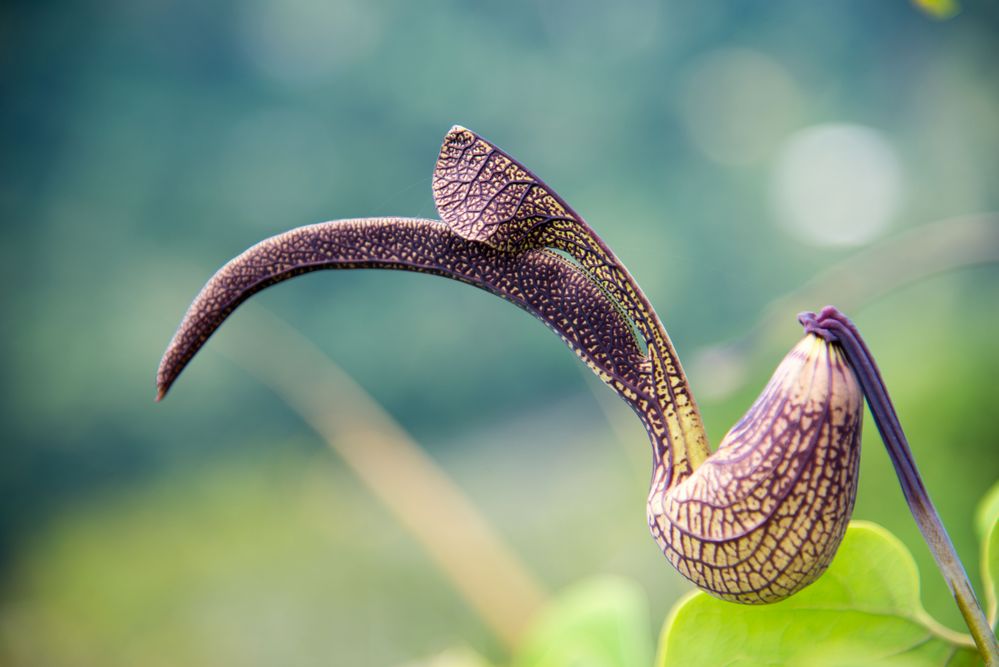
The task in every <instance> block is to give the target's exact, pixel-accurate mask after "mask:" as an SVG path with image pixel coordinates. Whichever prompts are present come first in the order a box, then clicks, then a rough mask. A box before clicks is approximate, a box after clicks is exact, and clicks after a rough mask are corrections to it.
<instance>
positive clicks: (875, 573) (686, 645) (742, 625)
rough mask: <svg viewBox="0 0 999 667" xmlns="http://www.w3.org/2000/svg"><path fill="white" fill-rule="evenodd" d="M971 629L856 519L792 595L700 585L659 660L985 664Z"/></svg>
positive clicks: (743, 665)
mask: <svg viewBox="0 0 999 667" xmlns="http://www.w3.org/2000/svg"><path fill="white" fill-rule="evenodd" d="M973 646H974V644H973V643H972V641H971V637H968V636H967V635H962V634H960V633H957V632H954V631H952V630H949V629H947V628H945V627H943V626H941V625H939V624H938V623H937V622H936V621H934V620H933V619H932V618H930V617H929V615H928V614H927V613H926V611H925V610H924V609H923V607H922V604H921V603H920V600H919V573H918V572H917V570H916V564H915V562H914V561H913V559H912V555H911V554H910V553H909V551H908V550H907V549H906V548H905V546H904V545H903V544H902V543H901V542H900V541H899V540H898V539H897V538H896V537H895V536H894V535H892V534H891V533H889V532H888V531H887V530H885V529H884V528H881V527H880V526H877V525H875V524H871V523H866V522H859V521H854V522H852V523H851V524H850V527H849V529H848V530H847V533H846V537H845V538H844V540H843V544H842V545H841V546H840V548H839V552H838V553H837V554H836V558H835V559H834V560H833V563H832V565H830V567H829V570H828V571H827V572H826V573H825V574H824V575H823V576H822V578H820V579H819V580H818V581H817V582H816V583H815V584H813V585H811V586H810V587H808V588H806V589H805V590H803V591H802V592H801V593H798V594H797V595H795V596H793V597H791V598H790V599H788V600H784V601H783V602H778V603H776V604H772V605H764V606H744V605H738V604H731V603H728V602H723V601H721V600H717V599H715V598H712V597H710V596H708V595H705V594H704V593H695V594H693V595H691V596H689V597H687V598H686V599H684V600H682V601H681V602H680V603H679V604H677V606H676V607H674V608H673V611H672V612H671V613H670V615H669V617H668V618H667V619H666V623H665V625H664V626H663V631H662V635H661V637H660V646H659V656H658V659H657V661H656V665H659V666H662V667H666V666H672V665H683V666H686V665H719V666H720V665H729V666H732V667H736V666H738V667H750V666H754V667H755V666H760V665H774V666H776V665H788V666H791V665H800V666H802V667H804V666H808V667H832V666H834V665H835V666H841V667H846V666H847V665H849V666H850V667H857V666H860V665H871V666H872V667H873V666H877V665H885V666H887V665H891V666H892V667H902V666H905V667H923V666H927V667H928V666H931V665H933V666H938V667H939V666H941V665H948V666H950V667H957V666H959V665H975V664H979V663H978V659H977V654H976V653H975V652H974V649H973V648H972V647H973Z"/></svg>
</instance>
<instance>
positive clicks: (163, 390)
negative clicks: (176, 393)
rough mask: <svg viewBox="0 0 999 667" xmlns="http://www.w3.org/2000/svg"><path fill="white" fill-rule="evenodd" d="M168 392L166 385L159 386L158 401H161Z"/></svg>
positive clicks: (157, 391)
mask: <svg viewBox="0 0 999 667" xmlns="http://www.w3.org/2000/svg"><path fill="white" fill-rule="evenodd" d="M166 394H167V388H166V387H164V386H162V385H161V386H159V387H157V388H156V402H157V403H159V402H160V401H162V400H163V398H164V397H165V396H166Z"/></svg>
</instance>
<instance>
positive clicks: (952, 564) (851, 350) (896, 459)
mask: <svg viewBox="0 0 999 667" xmlns="http://www.w3.org/2000/svg"><path fill="white" fill-rule="evenodd" d="M798 321H799V322H801V324H802V325H803V326H804V328H805V331H806V332H808V333H813V334H816V335H818V336H821V337H823V338H825V339H826V340H829V341H835V342H837V343H839V345H840V346H841V347H842V348H843V351H844V353H845V354H846V358H847V360H848V361H849V362H850V365H851V366H852V367H853V370H854V372H855V373H856V374H857V379H858V380H859V381H860V385H861V387H862V388H863V390H864V395H865V396H866V397H867V405H868V407H870V410H871V414H872V416H873V417H874V422H875V424H877V427H878V432H879V433H880V434H881V439H882V440H883V441H884V443H885V447H886V448H887V449H888V455H889V457H891V462H892V465H893V466H894V467H895V473H896V474H897V475H898V481H899V483H900V484H901V486H902V493H903V494H905V499H906V501H907V502H908V503H909V508H910V510H911V511H912V516H913V517H914V518H915V520H916V525H918V526H919V530H920V532H921V533H922V534H923V538H924V539H925V540H926V544H927V546H929V548H930V552H931V553H932V554H933V558H934V560H936V562H937V567H938V568H939V569H940V572H941V574H943V577H944V579H945V580H946V582H947V586H948V587H949V588H950V590H951V594H953V596H954V600H955V601H956V602H957V608H958V609H959V610H960V611H961V615H962V616H963V617H964V622H965V623H967V625H968V629H969V630H970V631H971V636H972V637H973V638H974V640H975V644H976V645H977V646H978V651H979V653H981V655H982V657H983V658H984V659H985V665H986V667H999V641H997V640H996V635H995V633H994V632H993V631H992V627H991V626H990V625H989V622H988V620H987V619H986V617H985V612H984V611H982V606H981V604H979V602H978V599H977V598H976V597H975V591H974V589H972V587H971V582H970V581H969V580H968V573H967V571H966V570H965V569H964V565H963V564H962V563H961V558H960V557H959V556H958V555H957V551H956V550H955V549H954V544H953V543H952V542H951V539H950V536H949V535H948V534H947V529H946V528H944V525H943V522H942V521H941V520H940V515H939V514H938V513H937V510H936V508H935V507H934V506H933V502H932V501H931V500H930V496H929V493H928V492H927V491H926V486H925V485H924V484H923V480H922V478H921V477H920V475H919V470H918V469H917V467H916V461H915V459H914V458H913V456H912V450H911V449H910V448H909V442H908V440H907V439H906V437H905V432H904V431H903V430H902V425H901V423H899V420H898V414H897V413H896V412H895V406H894V405H892V402H891V398H890V397H889V396H888V390H887V389H886V388H885V383H884V380H883V379H882V377H881V371H880V370H879V369H878V366H877V364H876V363H875V361H874V356H873V355H872V354H871V351H870V349H869V348H868V347H867V344H866V343H865V342H864V339H863V338H862V337H861V335H860V332H859V331H858V330H857V327H856V326H854V324H853V322H851V321H850V320H849V318H847V317H846V316H845V315H843V314H842V313H841V312H839V311H838V310H837V309H836V308H833V307H832V306H827V307H825V308H823V309H822V311H821V312H820V313H819V314H818V315H816V314H815V313H802V314H801V315H799V316H798Z"/></svg>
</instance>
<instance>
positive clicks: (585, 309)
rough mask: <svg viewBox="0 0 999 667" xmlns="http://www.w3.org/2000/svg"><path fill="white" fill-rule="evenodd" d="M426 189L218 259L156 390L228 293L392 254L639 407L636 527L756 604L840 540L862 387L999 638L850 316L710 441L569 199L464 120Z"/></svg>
mask: <svg viewBox="0 0 999 667" xmlns="http://www.w3.org/2000/svg"><path fill="white" fill-rule="evenodd" d="M433 193H434V199H435V201H436V203H437V208H438V211H439V213H440V216H441V221H436V220H419V219H409V218H370V219H360V220H341V221H334V222H326V223H322V224H318V225H311V226H308V227H300V228H298V229H294V230H292V231H289V232H286V233H284V234H280V235H278V236H275V237H273V238H270V239H267V240H265V241H263V242H261V243H259V244H257V245H255V246H253V247H252V248H250V249H249V250H247V251H246V252H244V253H243V254H242V255H240V256H238V257H236V258H235V259H233V260H232V261H230V262H229V263H228V264H226V265H225V266H224V267H223V268H222V269H221V270H220V271H219V272H218V273H216V274H215V276H213V277H212V278H211V280H209V281H208V283H207V284H206V285H205V287H204V288H203V289H202V291H201V293H200V294H199V295H198V297H197V298H196V299H195V300H194V302H193V304H192V305H191V307H190V309H189V310H188V312H187V315H186V316H185V317H184V320H183V322H181V325H180V328H179V329H178V331H177V333H176V334H175V336H174V338H173V340H172V341H171V342H170V345H169V347H168V348H167V351H166V353H165V354H164V357H163V360H162V362H161V364H160V368H159V374H158V376H157V385H158V388H159V397H160V398H162V397H163V396H164V395H165V394H166V392H167V390H168V389H169V388H170V386H171V385H172V384H173V382H174V380H176V378H177V376H178V375H179V374H180V372H181V371H182V370H183V369H184V367H185V366H186V365H187V363H188V362H189V361H190V360H191V358H192V357H193V356H194V355H195V354H196V353H197V351H198V350H199V349H200V348H201V346H202V345H204V343H205V341H207V340H208V337H209V336H211V334H212V333H213V332H214V331H215V330H216V329H217V328H218V327H219V326H220V325H221V324H222V322H223V321H224V320H225V319H226V317H228V316H229V314H230V313H232V311H233V310H234V309H235V308H236V307H237V306H239V304H240V303H242V302H243V301H245V300H246V299H247V298H249V297H250V296H251V295H252V294H254V293H256V292H258V291H260V290H261V289H264V288H265V287H268V286H270V285H273V284H275V283H278V282H281V281H283V280H286V279H288V278H291V277H294V276H297V275H300V274H302V273H306V272H309V271H315V270H318V269H358V268H383V269H399V270H405V271H417V272H422V273H431V274H435V275H440V276H444V277H447V278H452V279H454V280H458V281H461V282H465V283H468V284H471V285H474V286H476V287H479V288H481V289H484V290H487V291H489V292H492V293H493V294H496V295H497V296H500V297H502V298H503V299H506V300H507V301H510V302H512V303H514V304H516V305H517V306H519V307H521V308H523V309H524V310H526V311H528V312H530V313H531V314H532V315H534V316H535V317H537V318H538V319H540V320H541V321H542V322H544V323H545V324H546V325H547V326H548V327H550V328H551V329H552V330H553V331H555V332H556V333H557V334H558V335H559V336H560V337H561V338H562V340H563V341H565V343H566V344H567V345H568V346H569V347H570V348H571V349H572V350H573V351H574V352H575V353H576V354H577V355H578V356H579V357H580V358H581V359H582V360H583V362H584V363H586V364H587V365H588V366H589V367H590V368H591V369H592V370H593V372H594V373H596V374H597V375H598V376H599V377H600V379H601V380H603V381H604V382H605V383H607V384H608V385H609V386H610V387H611V388H612V389H613V390H614V391H615V392H617V394H618V395H619V396H620V397H621V398H622V399H623V400H624V401H625V402H627V403H628V404H629V405H630V406H631V407H632V409H633V410H634V411H635V413H636V414H637V415H638V417H639V418H640V419H641V421H642V423H643V424H644V426H645V429H646V431H647V432H648V435H649V439H650V441H651V443H652V453H653V473H652V485H651V489H650V492H649V500H648V518H649V527H650V529H651V531H652V534H653V536H654V537H655V538H656V540H657V542H658V543H659V545H660V546H661V547H662V549H663V552H664V553H665V554H666V557H667V558H668V559H669V561H670V562H671V563H672V564H673V565H674V566H676V568H677V569H678V570H679V571H680V572H681V573H682V574H683V575H684V576H685V577H687V578H688V579H690V580H691V581H692V582H694V583H695V584H697V585H698V586H699V587H701V588H702V589H704V590H705V591H707V592H709V593H711V594H713V595H716V596H718V597H721V598H724V599H727V600H732V601H736V602H742V603H766V602H773V601H776V600H780V599H782V598H785V597H787V596H789V595H792V594H793V593H795V592H796V591H798V590H800V589H801V588H803V587H804V586H807V585H808V584H809V583H811V582H812V581H814V580H815V579H816V578H817V577H818V576H819V575H820V574H821V573H822V572H823V571H824V570H825V568H826V567H827V566H828V565H829V562H830V561H831V560H832V557H833V555H834V554H835V552H836V549H837V547H838V546H839V543H840V541H841V539H842V538H843V534H844V532H845V530H846V525H847V522H848V521H849V518H850V514H851V512H852V509H853V502H854V498H855V495H856V489H857V473H858V462H859V456H860V429H861V417H862V411H861V406H862V400H861V397H862V392H861V388H863V393H864V394H866V396H867V399H868V402H869V403H870V404H871V406H872V411H873V413H874V416H875V419H876V420H877V422H878V427H879V430H880V431H881V433H882V436H883V437H884V438H885V441H886V444H888V446H889V453H890V454H891V455H892V457H893V461H894V462H895V464H896V468H897V470H898V474H899V479H900V480H901V482H902V486H903V490H904V491H905V493H906V497H907V498H908V499H909V500H910V504H911V505H912V506H913V508H914V514H915V515H916V519H917V522H918V523H919V524H920V528H921V529H922V530H923V532H924V535H926V536H927V540H928V542H929V543H930V546H931V548H932V549H933V550H934V554H935V555H936V556H937V558H938V562H940V564H941V569H942V571H943V572H944V574H945V577H947V578H948V583H950V584H951V587H952V589H953V590H954V592H955V597H957V598H958V602H959V606H961V609H962V612H965V618H966V620H968V623H969V627H971V629H972V634H973V635H974V636H975V638H976V641H978V642H979V646H980V647H985V648H983V649H982V650H983V653H987V650H986V649H988V650H991V651H992V652H991V653H987V654H988V655H995V654H996V653H997V652H999V649H997V648H996V646H995V636H994V635H993V634H992V632H991V629H990V628H988V625H987V623H986V622H985V620H984V615H983V614H981V609H980V607H978V606H977V602H975V601H974V593H973V592H971V588H970V585H968V584H967V577H966V575H964V571H963V568H962V567H961V566H960V562H959V561H958V560H957V556H956V554H955V553H953V547H952V546H950V543H949V540H948V539H947V537H946V532H945V531H944V530H943V527H942V525H940V524H939V520H938V519H937V518H936V514H935V512H934V511H933V508H932V504H931V503H930V502H929V498H928V497H927V496H926V493H925V489H923V488H922V483H921V481H919V478H918V474H917V473H916V471H915V467H914V464H912V462H911V455H910V454H909V452H908V447H907V444H906V443H905V441H904V435H902V432H901V427H899V426H898V425H897V418H895V415H894V410H893V409H891V404H890V401H888V398H887V393H886V392H884V387H883V383H882V382H881V378H880V374H879V373H878V372H877V367H876V366H875V365H874V363H873V359H872V358H871V356H870V353H869V351H868V350H867V349H866V346H864V345H863V342H862V341H861V340H860V336H859V333H857V331H856V329H855V328H853V326H852V324H850V323H849V320H847V319H846V318H845V317H843V316H842V315H840V314H839V313H838V312H837V311H835V309H828V308H827V309H826V310H823V311H822V312H821V313H820V314H819V315H811V314H807V315H803V316H802V318H801V319H802V323H803V324H804V325H805V328H806V331H807V332H808V333H807V335H806V337H805V338H804V339H803V340H802V341H801V342H800V343H799V344H798V345H796V346H795V348H794V349H792V350H791V352H790V353H789V354H788V356H787V357H786V358H785V359H784V361H783V362H782V363H781V364H780V366H779V367H778V369H777V371H776V373H775V374H774V376H773V378H772V379H771V380H770V383H769V384H768V385H767V386H766V388H765V389H764V390H763V393H762V395H761V396H760V398H759V399H757V401H756V403H754V405H753V406H752V407H751V408H750V410H749V412H747V413H746V415H745V416H744V417H743V418H742V420H740V421H739V423H738V424H736V425H735V426H734V427H733V428H732V430H731V431H729V433H728V435H726V436H725V439H724V440H723V441H722V443H721V445H720V447H719V448H718V450H717V451H716V452H715V453H713V454H712V453H711V452H710V450H709V449H708V446H707V438H706V436H705V432H704V427H703V425H702V422H701V416H700V413H699V412H698V409H697V405H696V404H695V402H694V397H693V395H692V394H691V391H690V387H689V385H688V383H687V379H686V377H685V375H684V373H683V369H682V368H681V366H680V361H679V359H678V358H677V354H676V351H675V350H674V349H673V345H672V344H671V342H670V339H669V336H668V335H667V334H666V330H665V328H664V327H663V324H662V322H661V321H660V319H659V317H658V316H657V315H656V314H655V312H654V311H653V309H652V306H651V305H650V304H649V302H648V300H647V299H646V297H645V295H644V294H643V293H642V290H641V289H640V288H639V286H638V284H637V283H636V282H635V280H634V279H633V278H632V276H631V275H630V274H629V273H628V271H627V270H626V269H625V267H624V265H623V264H622V263H621V261H620V260H619V259H618V258H617V257H616V256H615V255H614V253H613V252H611V250H610V249H609V248H608V247H607V246H606V244H605V243H604V242H603V241H602V240H601V239H600V237H599V236H597V234H596V233H595V232H594V231H593V230H592V229H591V228H590V227H589V226H588V225H587V224H586V223H585V222H584V221H583V219H582V218H581V217H580V216H579V215H578V214H577V213H576V212H575V211H573V210H572V209H571V208H570V207H569V205H568V204H566V203H565V202H564V201H563V200H562V199H561V198H560V197H559V196H558V195H557V194H555V192H553V191H552V190H551V189H550V188H549V187H548V186H547V185H545V184H544V183H543V182H542V181H541V180H540V179H538V178H537V177H536V176H534V174H532V173H531V172H530V171H528V170H527V169H526V168H525V167H523V166H522V165H520V164H519V163H518V162H517V161H515V160H514V159H513V158H511V157H510V156H509V155H507V154H506V153H504V152H503V151H501V150H500V149H499V148H497V147H496V146H494V145H492V144H490V143H489V142H487V141H486V140H485V139H483V138H481V137H479V136H478V135H476V134H474V133H473V132H471V131H469V130H466V129H464V128H462V127H454V128H452V129H451V131H450V132H449V133H448V134H447V136H446V137H445V139H444V144H443V146H442V147H441V151H440V156H439V157H438V160H437V165H436V168H435V170H434V176H433ZM948 549H949V550H948ZM976 609H977V612H976V611H975V610H976Z"/></svg>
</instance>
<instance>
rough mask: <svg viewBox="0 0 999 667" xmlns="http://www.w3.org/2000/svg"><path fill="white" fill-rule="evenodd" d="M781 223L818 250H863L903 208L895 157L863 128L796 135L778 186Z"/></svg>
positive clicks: (824, 128)
mask: <svg viewBox="0 0 999 667" xmlns="http://www.w3.org/2000/svg"><path fill="white" fill-rule="evenodd" d="M773 200H774V201H773V203H774V207H775V209H776V212H777V219H778V220H779V221H780V223H781V225H783V227H784V228H785V229H787V231H789V232H790V233H792V234H793V235H794V236H795V237H797V238H798V239H800V240H802V241H805V242H806V243H810V244H813V245H861V244H864V243H867V242H869V241H871V240H873V239H875V238H876V237H877V236H878V235H880V234H881V233H882V232H884V231H885V229H886V228H887V227H888V225H889V224H890V223H891V221H892V218H894V217H895V215H897V213H898V210H899V207H900V205H901V202H902V173H901V168H900V166H899V162H898V159H897V157H896V156H895V151H894V149H893V148H892V147H891V145H890V144H889V143H888V142H887V141H886V140H885V139H884V137H882V135H881V134H880V133H879V132H878V131H877V130H874V129H872V128H869V127H864V126H860V125H845V124H829V125H816V126H813V127H810V128H806V129H804V130H801V131H799V132H796V133H794V134H793V135H791V136H790V137H789V138H788V140H787V141H786V142H785V144H784V147H783V148H782V149H781V152H780V155H779V157H778V161H777V167H776V170H775V173H774V180H773Z"/></svg>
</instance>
